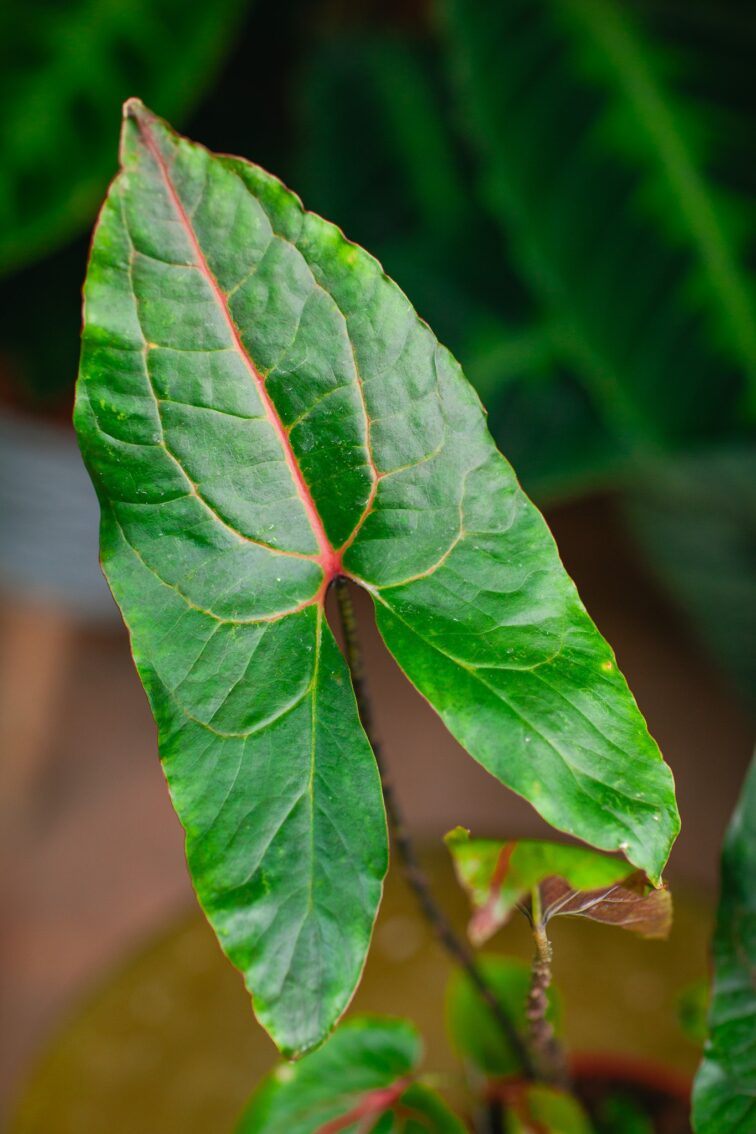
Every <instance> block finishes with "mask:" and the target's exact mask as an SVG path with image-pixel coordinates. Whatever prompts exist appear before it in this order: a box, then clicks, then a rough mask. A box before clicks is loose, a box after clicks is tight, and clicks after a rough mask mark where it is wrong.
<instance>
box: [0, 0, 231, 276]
mask: <svg viewBox="0 0 756 1134" xmlns="http://www.w3.org/2000/svg"><path fill="white" fill-rule="evenodd" d="M244 5H245V0H216V2H214V3H212V4H204V5H201V6H200V7H198V8H196V9H195V10H194V11H193V13H192V18H191V19H187V12H186V8H185V6H184V5H183V4H181V3H178V2H177V0H129V2H128V3H112V2H111V0H67V2H66V3H65V4H50V3H49V2H48V0H25V2H23V3H22V2H21V0H7V3H5V4H3V5H2V6H1V7H0V106H1V107H2V114H1V115H0V152H1V153H2V155H3V160H2V162H0V273H2V272H3V271H4V270H7V269H8V268H12V267H14V266H15V265H17V264H19V263H21V262H26V261H28V260H33V259H35V258H37V257H38V256H40V255H43V254H44V253H45V252H48V251H49V250H50V249H51V248H53V247H54V246H55V245H57V244H58V243H60V241H61V240H65V239H66V238H67V237H69V236H72V235H73V234H74V233H75V232H76V231H77V230H78V229H79V228H83V227H84V225H86V224H87V223H88V222H90V220H91V217H92V215H93V214H94V211H95V209H96V207H97V202H98V200H99V198H100V196H101V194H102V192H103V190H104V188H105V185H106V184H107V180H108V177H110V176H111V175H112V172H113V161H114V156H115V155H114V148H113V136H112V122H113V117H114V115H115V114H116V113H117V112H118V108H119V106H120V105H121V103H122V102H123V100H124V98H126V97H127V96H128V95H129V94H131V92H132V90H133V88H134V86H135V85H138V86H139V88H140V89H141V91H142V93H143V94H144V97H145V98H147V99H149V100H150V101H152V102H154V103H155V105H157V106H159V107H160V110H161V111H162V113H163V114H167V115H178V114H179V113H183V112H184V111H185V110H186V109H187V108H189V107H190V106H192V105H193V104H194V103H195V101H196V100H197V98H198V96H199V95H200V94H201V92H202V90H203V87H204V85H205V83H206V81H207V79H208V78H209V77H210V75H211V73H212V71H213V70H214V68H215V66H216V65H217V63H218V61H219V58H220V56H221V54H222V52H223V49H224V48H225V46H226V43H227V42H228V40H229V39H230V37H231V35H232V33H233V30H234V27H235V25H236V24H237V22H238V17H239V16H240V14H241V11H242V9H243V7H244Z"/></svg>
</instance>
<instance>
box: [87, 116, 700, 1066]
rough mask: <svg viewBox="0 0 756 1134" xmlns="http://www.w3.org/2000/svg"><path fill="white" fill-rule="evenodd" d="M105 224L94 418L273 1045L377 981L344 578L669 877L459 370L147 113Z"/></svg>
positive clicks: (196, 838)
mask: <svg viewBox="0 0 756 1134" xmlns="http://www.w3.org/2000/svg"><path fill="white" fill-rule="evenodd" d="M121 164H122V170H121V173H120V175H119V176H118V177H117V178H116V180H115V181H114V182H113V184H112V186H111V189H110V192H109V194H108V198H107V200H106V202H105V204H104V206H103V210H102V213H101V216H100V219H99V222H98V225H97V228H96V231H95V236H94V241H93V246H92V255H91V259H90V264H89V270H88V275H87V282H86V286H85V299H84V333H83V343H82V359H81V369H80V378H79V383H78V388H77V402H76V412H75V421H76V427H77V431H78V435H79V439H80V443H81V447H82V452H83V454H84V457H85V460H86V463H87V466H88V468H89V470H90V472H91V475H92V478H93V480H94V483H95V486H96V489H97V493H98V496H99V498H100V502H101V507H102V530H101V549H102V562H103V566H104V569H105V572H106V575H107V577H108V579H109V582H110V585H111V587H112V590H113V593H114V594H115V597H116V599H117V601H118V603H119V605H120V607H121V609H122V611H123V614H124V617H125V620H126V622H127V625H128V627H129V630H130V632H131V638H132V646H133V652H134V658H135V661H136V664H137V667H138V669H139V673H140V675H141V678H142V681H143V683H144V685H145V687H146V689H147V693H148V696H149V698H150V702H151V705H152V709H153V712H154V714H155V717H156V719H157V722H158V732H159V745H160V752H161V757H162V760H163V765H164V768H165V773H166V776H167V779H168V783H169V786H170V789H171V794H172V798H173V801H174V804H175V806H176V810H177V811H178V814H179V817H180V818H181V821H182V823H183V825H184V827H185V829H186V834H187V857H188V862H189V867H190V870H191V873H192V878H193V881H194V884H195V887H196V890H197V893H198V896H199V898H200V901H201V903H202V905H203V908H204V909H205V911H206V913H207V914H208V917H209V919H210V921H211V922H212V924H213V926H214V927H215V929H216V932H217V933H218V936H219V938H220V940H221V943H222V945H223V948H224V950H225V951H226V953H227V954H228V956H229V957H230V958H231V960H232V961H233V962H234V964H236V965H237V966H238V967H239V968H240V969H241V970H242V972H243V974H244V977H245V980H246V982H247V985H248V987H249V989H250V991H251V992H252V993H253V996H254V1007H255V1011H256V1013H257V1016H258V1018H259V1019H260V1020H261V1022H262V1023H263V1024H264V1026H265V1027H266V1028H268V1030H269V1031H270V1033H271V1035H272V1036H273V1037H274V1039H275V1041H276V1043H277V1044H278V1045H279V1047H280V1049H281V1050H282V1051H284V1052H287V1053H302V1052H304V1051H306V1050H308V1049H309V1048H311V1047H313V1046H315V1045H316V1044H318V1043H320V1042H322V1040H323V1039H324V1038H325V1036H326V1035H327V1034H328V1032H329V1031H330V1029H331V1028H332V1027H333V1026H334V1024H335V1023H336V1021H337V1020H338V1018H339V1016H340V1015H341V1014H342V1012H343V1011H344V1009H345V1008H346V1006H347V1004H348V1002H349V999H350V997H351V996H352V993H353V991H354V988H355V986H356V984H357V981H358V980H359V976H360V973H361V971H362V966H363V964H364V960H365V954H366V952H367V948H368V944H369V940H370V933H371V929H372V924H373V921H374V918H375V913H376V909H377V906H378V902H379V899H380V893H381V882H382V879H383V875H384V873H385V870H386V863H387V847H386V826H385V816H384V811H383V806H382V799H381V793H380V782H379V777H378V773H377V769H376V766H375V761H374V759H373V756H372V753H371V751H370V748H369V745H368V742H367V738H366V737H365V734H364V732H363V730H362V728H361V726H360V722H359V719H358V715H357V708H356V704H355V700H354V695H353V692H352V689H351V687H350V683H349V676H348V672H347V668H346V665H345V663H344V660H343V658H342V656H341V654H340V652H339V650H338V648H337V645H336V642H335V639H334V637H333V635H332V633H331V631H330V629H329V627H328V624H327V622H326V619H325V597H326V592H327V589H328V587H329V585H330V583H331V582H332V581H333V580H334V579H335V578H336V577H338V576H343V577H347V578H350V579H352V580H353V581H354V582H355V583H357V584H358V585H360V586H362V587H364V588H365V589H366V590H367V591H368V592H369V594H370V595H371V596H372V598H373V600H374V603H375V606H376V616H377V621H378V625H379V628H380V630H381V633H382V634H383V637H384V639H385V641H386V643H387V645H388V646H389V649H390V650H391V651H392V652H393V654H394V656H395V657H396V659H397V660H398V662H399V663H400V665H401V666H402V668H403V669H404V670H405V672H406V673H407V674H408V676H409V677H410V679H411V680H412V681H413V682H414V683H415V685H416V686H417V687H418V688H419V689H420V691H421V692H422V693H423V694H424V695H425V696H426V697H427V698H428V700H429V701H430V703H431V704H432V705H433V706H434V708H436V710H437V711H438V712H439V714H440V715H441V717H442V718H443V720H444V721H445V722H446V724H447V725H448V727H449V729H450V730H451V731H452V732H453V733H454V735H455V736H456V737H457V738H458V739H459V740H460V741H461V743H462V744H464V745H465V746H466V747H467V749H468V751H469V752H470V753H471V754H472V755H473V756H474V757H475V758H476V759H477V760H479V761H480V762H481V763H482V764H483V766H484V767H486V768H487V769H488V770H489V771H490V772H491V773H492V774H493V775H495V776H497V777H498V778H499V779H500V780H501V781H502V783H504V784H506V785H507V786H509V787H511V788H512V789H514V790H515V791H517V792H519V793H520V794H522V795H524V796H525V797H526V798H527V799H529V800H530V801H531V803H532V804H533V805H534V806H535V807H536V808H537V809H538V811H539V812H540V813H541V814H542V815H543V816H544V817H545V818H546V819H547V820H548V821H549V822H550V823H552V824H553V825H555V826H557V827H559V828H562V829H564V830H567V831H569V832H570V833H572V834H574V835H576V836H578V837H580V838H583V839H585V840H586V841H588V842H593V843H595V844H596V845H598V846H601V847H603V848H605V849H611V850H615V849H621V850H623V851H624V853H625V854H626V856H627V858H628V859H629V860H630V861H632V862H634V863H635V864H636V865H637V866H639V867H641V868H643V869H644V870H646V871H647V872H648V874H649V875H650V876H651V877H654V878H658V877H659V875H660V872H661V870H662V868H663V866H664V864H665V862H666V859H667V855H668V853H669V849H670V846H671V843H672V841H673V839H674V837H675V835H676V833H677V830H678V827H679V819H678V816H677V810H676V806H675V801H674V791H673V784H672V777H671V774H670V772H669V769H668V768H667V767H666V765H665V764H664V763H663V761H662V759H661V755H660V753H659V750H658V748H657V747H656V745H655V743H654V741H653V740H652V739H651V737H650V736H649V734H648V731H647V728H646V725H645V722H644V720H643V718H642V716H641V714H640V713H639V711H638V708H637V706H636V704H635V702H634V700H633V698H632V696H631V694H630V692H629V690H628V688H627V685H626V683H625V681H624V678H623V677H622V676H621V674H620V673H619V672H618V670H617V666H616V663H615V661H614V657H613V655H612V652H611V650H610V648H609V646H608V645H607V644H606V642H604V640H603V638H602V637H601V635H600V634H599V632H598V630H597V629H596V627H595V626H594V625H593V623H592V622H591V620H590V619H589V617H588V615H587V613H586V611H585V609H584V607H583V606H582V604H581V602H580V600H579V598H578V596H577V593H576V591H575V588H574V585H573V584H572V582H571V581H570V579H569V578H568V576H567V575H566V573H565V572H564V569H563V567H562V565H561V563H560V561H559V557H558V554H557V551H556V547H555V545H554V542H553V540H552V538H551V536H550V534H549V532H548V529H547V528H546V525H545V523H544V521H543V519H542V517H541V516H540V515H539V513H538V512H537V510H536V509H535V508H534V507H533V505H532V504H531V503H530V501H529V500H528V499H527V498H526V497H525V495H524V494H523V492H522V491H521V489H520V487H519V485H518V483H517V481H516V479H515V476H514V474H513V472H512V470H511V468H510V467H509V465H508V464H507V463H506V461H505V460H504V459H503V458H502V457H501V454H499V453H498V452H497V450H496V448H495V446H494V443H493V441H492V439H491V437H490V435H489V433H488V431H487V429H486V425H485V419H484V416H483V413H482V412H481V406H480V403H479V401H478V399H477V397H476V395H475V394H474V392H473V390H472V388H471V387H470V386H469V385H468V383H467V382H466V381H465V379H464V376H463V375H462V373H461V371H460V369H459V366H458V365H457V363H456V362H455V361H454V359H453V358H452V357H451V355H449V353H448V352H447V351H445V350H444V349H443V348H442V347H441V346H440V345H439V344H438V342H437V341H436V339H435V338H434V337H433V334H432V333H431V331H430V329H429V328H428V327H427V326H426V325H425V324H424V323H422V322H421V321H420V320H419V319H418V317H417V315H416V314H415V312H414V311H413V309H412V307H411V306H410V304H409V301H408V300H407V298H406V297H405V296H404V295H403V294H402V293H401V292H400V291H399V289H398V288H397V287H396V285H395V284H393V283H392V282H391V281H390V280H389V279H387V277H386V276H385V275H384V273H383V272H382V270H381V268H380V265H379V264H378V263H377V262H376V261H375V260H374V259H373V258H372V257H371V256H369V255H368V254H367V253H366V252H364V251H363V250H362V249H360V248H358V247H356V246H355V245H353V244H350V243H349V242H348V241H347V240H346V239H345V237H344V236H343V234H342V233H341V232H340V231H339V230H338V229H336V228H335V227H334V226H333V225H330V224H328V223H327V222H326V221H324V220H322V219H321V218H320V217H317V216H314V215H313V214H311V213H307V212H305V211H304V210H303V208H302V205H301V203H300V201H299V200H298V198H296V197H295V196H294V195H293V194H292V193H290V192H289V191H288V190H287V189H285V188H284V186H282V185H281V183H280V182H279V181H277V180H276V179H275V178H273V177H271V176H270V175H269V174H267V173H265V172H264V171H263V170H261V169H259V168H258V167H256V166H253V165H250V164H249V163H248V162H245V161H243V160H241V159H239V158H232V157H215V156H213V155H211V154H210V153H209V152H208V151H207V150H205V149H204V148H203V147H201V146H198V145H195V144H193V143H191V142H189V141H187V140H186V139H182V138H179V137H178V136H177V135H176V134H174V133H173V131H172V130H170V128H169V127H168V126H167V125H166V124H165V123H163V122H161V121H160V120H159V119H157V118H155V117H154V116H153V115H152V114H151V113H150V112H149V111H147V110H146V109H145V108H144V106H142V104H141V103H139V102H138V101H137V100H131V101H130V102H129V103H127V105H126V108H125V122H124V129H123V139H122V146H121Z"/></svg>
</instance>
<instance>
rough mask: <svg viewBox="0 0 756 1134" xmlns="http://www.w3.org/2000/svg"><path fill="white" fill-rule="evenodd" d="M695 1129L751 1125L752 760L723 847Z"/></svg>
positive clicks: (755, 1121) (704, 1132) (716, 1131)
mask: <svg viewBox="0 0 756 1134" xmlns="http://www.w3.org/2000/svg"><path fill="white" fill-rule="evenodd" d="M693 1128H694V1130H695V1131H696V1134H745V1131H746V1130H756V760H754V761H753V763H752V765H751V769H750V771H749V773H748V777H747V779H746V783H745V787H744V789H743V794H742V796H741V799H740V802H739V803H738V806H737V808H736V810H735V813H734V815H733V817H732V821H731V823H730V827H729V830H728V832H727V837H726V839H725V845H724V850H723V852H722V893H721V897H720V902H719V912H718V914H717V926H716V931H715V934H714V987H713V991H712V1001H711V1011H710V1014H709V1040H708V1042H707V1044H706V1047H705V1049H704V1058H703V1062H702V1064H701V1066H700V1068H699V1070H698V1074H697V1076H696V1081H695V1086H694V1088H693Z"/></svg>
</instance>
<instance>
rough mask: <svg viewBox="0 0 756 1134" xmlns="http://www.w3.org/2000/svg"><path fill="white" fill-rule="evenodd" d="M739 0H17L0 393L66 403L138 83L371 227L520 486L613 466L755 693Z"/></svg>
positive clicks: (747, 88) (754, 165) (662, 561)
mask: <svg viewBox="0 0 756 1134" xmlns="http://www.w3.org/2000/svg"><path fill="white" fill-rule="evenodd" d="M754 58H756V13H755V12H754V8H753V4H752V2H751V0H728V2H727V3H726V4H723V3H721V2H720V0H705V2H704V0H647V2H646V0H496V2H494V0H437V2H435V3H434V2H428V3H420V2H412V0H403V2H402V0H395V2H394V3H388V2H385V0H384V3H380V4H379V3H372V2H363V3H360V4H355V3H347V2H346V0H299V2H298V0H279V2H278V3H277V4H275V5H267V4H263V3H260V2H258V3H250V2H248V0H214V3H213V4H210V5H205V6H204V7H202V6H200V7H199V8H192V9H188V8H187V7H186V6H185V5H180V4H179V3H178V2H177V0H70V2H69V3H67V4H65V5H63V4H59V3H58V2H57V0H25V2H24V3H23V4H22V3H21V0H8V2H7V3H6V4H5V5H4V7H3V9H2V12H0V109H1V110H2V113H0V152H2V162H1V163H0V273H2V276H1V278H0V404H1V403H2V402H3V401H4V402H5V403H6V404H10V405H11V406H14V407H16V408H17V409H18V408H19V407H20V408H23V409H24V410H25V411H26V412H31V413H35V414H43V415H46V416H57V417H59V418H60V419H61V420H65V418H66V416H67V414H68V408H69V406H70V402H71V398H72V391H73V382H74V379H75V373H76V361H77V350H78V329H79V323H80V318H79V302H80V300H79V290H80V285H81V280H82V279H83V276H84V267H85V260H86V247H87V236H86V233H87V230H88V229H89V228H90V226H91V224H92V221H93V219H94V215H95V211H96V207H97V204H98V201H99V199H100V197H101V195H102V193H103V191H104V189H105V186H106V184H107V181H108V179H109V177H111V176H112V175H113V173H114V172H115V167H116V159H117V155H116V140H117V133H118V117H119V106H120V103H121V102H122V100H123V99H124V98H125V97H127V96H128V95H132V94H138V95H139V96H140V97H142V98H143V99H144V101H145V102H146V103H147V104H148V105H150V106H151V107H152V108H153V109H154V110H156V111H157V112H158V113H160V114H162V115H164V116H165V117H168V118H169V119H171V120H172V121H174V122H175V123H176V124H177V125H178V126H180V127H181V128H183V129H185V130H186V131H187V132H189V133H191V134H192V135H193V136H194V137H197V138H199V139H200V140H202V141H204V142H206V143H207V144H208V145H210V146H211V147H212V148H214V149H217V150H226V151H232V152H238V153H242V154H244V155H246V156H249V157H251V158H252V159H254V160H256V161H259V162H260V164H262V165H264V166H266V167H267V168H269V169H271V170H272V171H273V172H275V173H277V174H278V175H279V176H281V177H282V178H283V179H284V180H285V181H286V182H287V183H289V184H291V185H292V186H294V187H295V188H296V189H297V190H298V192H300V194H301V196H302V197H303V199H304V201H305V203H306V204H307V206H308V207H309V208H312V209H314V210H316V211H317V212H321V213H323V214H324V215H325V216H327V217H329V218H331V219H333V220H335V221H336V222H337V223H338V224H340V225H341V226H342V227H343V228H344V229H345V231H346V232H347V234H348V235H349V236H350V237H351V238H352V239H355V240H357V241H359V242H360V243H363V244H365V245H366V246H367V247H368V248H369V249H370V250H371V251H372V252H374V253H375V254H376V255H377V256H378V258H379V259H380V260H381V261H382V262H383V264H384V266H385V268H386V270H387V272H388V273H389V274H390V275H392V276H393V277H394V278H395V279H396V280H397V281H398V282H399V283H400V284H401V286H402V287H403V288H404V289H405V291H406V292H407V293H408V294H409V296H410V297H411V299H412V302H413V303H414V304H415V306H416V307H417V309H418V311H419V312H420V313H421V315H422V316H423V317H424V318H426V319H427V320H428V321H429V322H430V323H431V325H432V326H433V328H434V330H435V331H436V333H437V334H438V335H439V337H440V338H441V339H442V340H443V341H444V342H446V343H447V344H448V345H449V346H450V347H451V349H452V350H453V351H454V352H455V353H456V354H457V356H458V357H459V358H460V360H461V361H462V363H463V366H464V367H465V370H466V372H467V374H468V376H469V377H470V379H471V380H472V381H473V382H474V383H475V385H476V386H477V388H478V390H479V392H480V395H481V398H482V399H483V401H484V403H485V405H486V406H487V409H488V411H489V421H490V424H491V428H492V430H493V432H494V434H495V436H496V439H497V441H498V443H499V445H500V446H501V448H502V450H503V451H504V452H505V453H506V454H507V456H508V457H509V459H510V460H511V461H512V463H513V464H514V466H515V468H516V469H517V471H518V473H519V475H520V478H521V480H522V481H523V484H524V486H525V487H526V489H527V490H528V491H529V492H530V493H531V495H532V496H533V497H534V498H535V499H536V501H537V502H538V503H539V504H541V505H548V504H549V503H551V502H554V501H556V500H559V499H563V498H565V497H574V496H576V495H579V494H587V493H592V494H593V493H596V492H610V493H612V494H613V496H614V498H615V499H616V501H617V507H618V508H619V509H620V510H621V511H622V513H623V516H624V518H625V520H626V523H627V525H628V529H629V531H630V532H631V533H632V537H633V539H634V540H635V542H636V544H637V546H638V548H639V549H640V550H641V551H642V553H643V555H644V556H645V558H646V560H647V563H648V565H649V568H650V569H651V570H652V571H654V572H655V573H656V575H657V576H658V578H659V580H660V581H661V583H662V584H663V585H664V586H665V587H666V588H667V590H668V592H669V593H670V595H671V596H672V598H673V599H674V600H675V601H676V602H677V604H678V606H679V607H680V608H681V609H682V610H683V611H684V612H685V613H686V615H687V617H688V619H689V620H690V622H691V624H692V626H693V627H694V629H695V630H696V632H697V633H698V635H699V637H700V639H701V640H702V641H703V642H704V643H705V644H706V645H707V646H708V648H709V649H710V651H711V652H712V654H713V655H714V656H715V657H716V658H717V659H718V661H719V662H720V664H721V665H722V667H723V668H724V669H725V670H727V671H729V674H730V677H731V680H732V682H733V683H734V684H735V685H736V686H737V687H738V688H739V689H740V690H741V692H742V693H743V694H744V696H745V697H746V698H748V697H750V698H751V701H752V703H753V702H754V694H755V691H756V652H755V651H754V650H753V641H754V638H755V637H756V602H754V582H755V581H756V446H754V421H755V419H756V286H755V284H754V267H756V162H754V160H753V157H754V153H753V125H752V124H753V116H754V110H756V81H755V79H754V66H753V61H754Z"/></svg>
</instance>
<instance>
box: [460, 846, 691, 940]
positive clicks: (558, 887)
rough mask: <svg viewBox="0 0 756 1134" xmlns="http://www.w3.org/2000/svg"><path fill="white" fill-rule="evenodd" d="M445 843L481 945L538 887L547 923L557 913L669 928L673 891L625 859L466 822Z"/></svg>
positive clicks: (656, 933) (648, 932)
mask: <svg viewBox="0 0 756 1134" xmlns="http://www.w3.org/2000/svg"><path fill="white" fill-rule="evenodd" d="M446 845H447V846H448V847H449V850H450V851H451V854H452V858H453V860H454V866H455V869H456V871H457V877H458V878H459V880H460V882H461V883H462V885H463V886H464V888H465V889H466V890H467V892H468V893H469V895H470V900H471V902H472V905H473V909H474V911H475V912H474V914H473V917H472V920H471V921H470V926H469V934H470V939H471V940H472V941H473V942H474V943H475V944H476V945H481V944H483V942H484V941H487V940H488V938H489V937H491V936H492V934H494V933H496V931H497V930H498V929H500V928H501V926H502V925H504V924H505V923H506V922H507V921H508V920H509V916H510V914H511V913H512V910H513V909H515V907H516V906H517V905H518V904H519V903H522V902H526V903H527V901H528V899H529V896H530V893H531V891H532V890H533V889H534V888H535V887H536V886H537V887H539V888H540V890H541V903H542V907H543V908H542V915H543V921H544V924H546V923H547V922H548V921H550V919H551V918H552V917H555V916H557V915H560V916H572V917H587V918H590V919H591V920H592V921H603V922H607V923H608V924H610V925H619V926H622V928H624V929H631V930H633V931H634V932H635V933H640V934H642V935H643V936H644V937H665V936H666V935H667V933H668V932H669V926H670V921H671V916H672V903H671V899H670V896H669V892H668V891H667V890H666V889H659V890H654V889H653V888H652V887H651V886H650V884H649V882H648V879H647V878H646V877H645V875H643V874H642V873H641V872H639V871H637V870H633V868H632V866H629V865H628V863H627V862H624V861H623V860H622V859H619V858H610V857H609V856H608V855H605V854H599V852H598V851H592V850H587V849H586V848H585V847H574V846H566V845H564V844H562V843H551V842H545V841H543V840H537V839H519V840H513V841H510V842H506V843H500V842H497V841H496V840H494V839H471V838H470V832H469V831H466V830H465V829H464V828H463V827H457V828H455V830H453V831H450V832H449V834H448V835H447V836H446Z"/></svg>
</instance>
